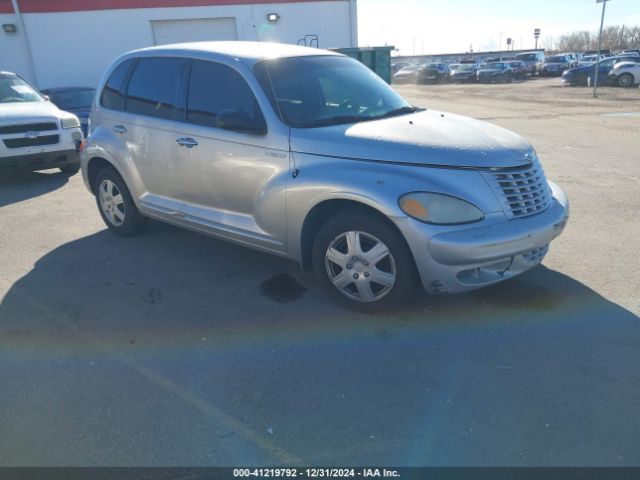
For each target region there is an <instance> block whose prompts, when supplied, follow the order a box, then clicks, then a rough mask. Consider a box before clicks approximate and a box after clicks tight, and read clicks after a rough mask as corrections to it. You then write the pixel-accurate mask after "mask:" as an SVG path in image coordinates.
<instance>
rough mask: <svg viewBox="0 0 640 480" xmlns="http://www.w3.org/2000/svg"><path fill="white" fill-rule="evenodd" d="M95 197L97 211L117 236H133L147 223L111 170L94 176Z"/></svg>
mask: <svg viewBox="0 0 640 480" xmlns="http://www.w3.org/2000/svg"><path fill="white" fill-rule="evenodd" d="M95 195H96V202H97V204H98V210H99V211H100V216H101V217H102V220H104V223H106V224H107V227H109V230H111V231H112V232H114V233H117V234H119V235H135V234H136V233H138V232H139V231H140V230H142V228H143V227H144V226H145V224H146V223H147V218H146V217H144V216H143V215H142V214H140V212H139V211H138V209H137V208H136V205H135V204H134V203H133V199H132V198H131V194H130V193H129V189H128V188H127V186H126V185H125V183H124V181H123V180H122V177H120V175H119V174H118V172H116V171H115V170H114V169H113V168H111V167H108V168H104V169H102V170H100V171H99V172H98V175H97V176H96V182H95Z"/></svg>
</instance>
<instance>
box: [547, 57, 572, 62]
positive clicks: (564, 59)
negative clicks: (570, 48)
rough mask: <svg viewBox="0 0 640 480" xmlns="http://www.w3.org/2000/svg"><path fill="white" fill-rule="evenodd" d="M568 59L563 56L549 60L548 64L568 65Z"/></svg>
mask: <svg viewBox="0 0 640 480" xmlns="http://www.w3.org/2000/svg"><path fill="white" fill-rule="evenodd" d="M566 61H567V58H566V57H563V56H561V55H557V56H555V57H549V58H547V63H566Z"/></svg>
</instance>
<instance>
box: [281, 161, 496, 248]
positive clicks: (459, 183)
mask: <svg viewBox="0 0 640 480" xmlns="http://www.w3.org/2000/svg"><path fill="white" fill-rule="evenodd" d="M294 161H295V166H296V169H297V170H298V171H299V174H298V176H297V177H296V178H295V179H292V180H291V181H290V183H289V185H288V186H287V193H286V196H287V198H286V204H287V241H288V245H289V254H290V256H291V258H293V259H296V260H300V259H301V251H302V248H301V242H302V228H303V225H304V222H305V219H306V218H307V215H308V214H309V212H311V210H312V209H313V208H314V207H315V206H317V205H319V204H320V203H322V202H325V201H327V200H351V201H354V202H357V203H360V204H363V205H366V206H369V207H371V208H374V209H375V210H377V211H379V212H380V213H382V214H383V215H385V216H387V217H389V218H404V217H406V215H405V214H404V212H402V210H401V209H400V207H399V205H398V199H399V198H400V196H401V195H403V194H405V193H408V192H414V191H429V192H439V193H446V194H448V195H454V196H458V197H460V198H463V199H465V200H467V201H470V202H472V203H473V204H475V205H476V206H478V208H480V209H481V210H482V211H484V212H501V211H502V210H501V207H500V204H499V203H498V201H497V200H496V198H495V195H494V194H493V192H492V191H491V189H490V187H489V186H488V184H487V183H486V182H485V180H484V179H483V178H482V176H481V175H480V174H479V173H478V172H476V171H474V170H470V169H450V168H429V167H422V166H415V165H406V164H396V163H392V162H369V161H360V160H350V159H343V158H333V157H323V156H319V155H311V154H300V153H295V154H294Z"/></svg>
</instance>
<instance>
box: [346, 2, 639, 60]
mask: <svg viewBox="0 0 640 480" xmlns="http://www.w3.org/2000/svg"><path fill="white" fill-rule="evenodd" d="M601 12H602V5H601V4H596V2H595V0H510V1H509V0H438V1H437V0H358V33H359V43H360V46H379V45H394V46H395V47H397V48H399V49H400V52H399V53H400V54H401V55H411V54H413V53H414V48H415V53H416V54H421V53H449V52H452V53H454V52H464V51H467V50H468V49H469V46H470V45H473V50H474V51H476V52H477V51H481V50H497V49H498V48H499V47H500V39H501V37H502V48H506V42H507V38H508V37H511V38H513V40H514V41H515V48H516V49H519V48H521V45H522V48H524V49H528V48H533V46H534V38H533V30H534V28H540V29H541V30H542V37H541V39H540V43H542V44H544V43H545V41H546V42H548V41H549V40H552V39H553V38H556V39H557V38H558V37H559V36H560V35H562V34H563V33H568V32H572V31H574V30H592V31H596V30H598V28H599V26H600V15H601ZM606 25H640V0H610V1H609V2H607V11H606V16H605V26H606ZM500 32H502V35H501V34H500ZM540 43H539V45H540ZM414 46H415V47H414Z"/></svg>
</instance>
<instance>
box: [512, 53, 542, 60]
mask: <svg viewBox="0 0 640 480" xmlns="http://www.w3.org/2000/svg"><path fill="white" fill-rule="evenodd" d="M516 58H519V59H520V60H525V61H531V60H537V58H536V54H535V53H521V54H520V55H516Z"/></svg>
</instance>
